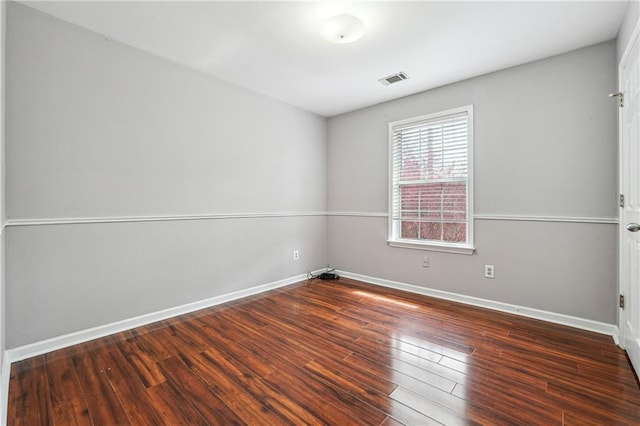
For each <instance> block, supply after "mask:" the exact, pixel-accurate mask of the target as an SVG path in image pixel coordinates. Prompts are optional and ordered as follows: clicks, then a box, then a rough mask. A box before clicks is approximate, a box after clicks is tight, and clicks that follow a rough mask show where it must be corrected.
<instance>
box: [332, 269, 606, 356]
mask: <svg viewBox="0 0 640 426" xmlns="http://www.w3.org/2000/svg"><path fill="white" fill-rule="evenodd" d="M338 274H339V275H340V276H341V277H345V278H352V279H354V280H358V281H364V282H366V283H369V284H375V285H379V286H382V287H389V288H395V289H397V290H404V291H408V292H410V293H417V294H422V295H425V296H431V297H436V298H438V299H445V300H450V301H453V302H459V303H464V304H467V305H472V306H478V307H481V308H488V309H493V310H496V311H501V312H507V313H510V314H515V315H521V316H523V317H529V318H535V319H539V320H542V321H548V322H552V323H556V324H562V325H567V326H569V327H574V328H580V329H582V330H588V331H593V332H596V333H601V334H606V335H609V336H611V337H612V338H613V339H614V341H616V339H617V338H618V327H617V326H616V325H614V324H607V323H604V322H598V321H593V320H590V319H586V318H579V317H573V316H570V315H564V314H558V313H555V312H549V311H543V310H540V309H534V308H527V307H525V306H518V305H512V304H510V303H504V302H497V301H494V300H488V299H481V298H479V297H473V296H465V295H463V294H457V293H450V292H448V291H442V290H435V289H431V288H425V287H420V286H417V285H413V284H405V283H401V282H397V281H390V280H385V279H381V278H374V277H369V276H366V275H360V274H354V273H352V272H347V271H338ZM616 343H617V342H616Z"/></svg>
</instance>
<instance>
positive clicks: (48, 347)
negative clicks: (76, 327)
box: [2, 269, 324, 383]
mask: <svg viewBox="0 0 640 426" xmlns="http://www.w3.org/2000/svg"><path fill="white" fill-rule="evenodd" d="M321 271H324V269H321V270H317V271H312V273H314V274H315V273H319V272H321ZM306 279H307V274H300V275H295V276H293V277H289V278H284V279H282V280H279V281H274V282H271V283H267V284H262V285H258V286H255V287H250V288H247V289H245V290H239V291H234V292H232V293H227V294H223V295H220V296H215V297H211V298H208V299H203V300H199V301H196V302H192V303H187V304H184V305H180V306H175V307H172V308H167V309H163V310H160V311H156V312H151V313H148V314H144V315H140V316H137V317H133V318H128V319H125V320H122V321H117V322H113V323H111V324H105V325H100V326H97V327H93V328H88V329H86V330H80V331H76V332H73V333H69V334H64V335H62V336H56V337H52V338H50V339H46V340H42V341H39V342H35V343H29V344H27V345H24V346H19V347H17V348H12V349H8V350H7V351H6V354H5V355H6V356H5V360H6V359H7V358H8V361H9V365H10V364H11V363H12V362H17V361H22V360H24V359H27V358H31V357H34V356H38V355H42V354H45V353H48V352H52V351H55V350H58V349H62V348H66V347H69V346H73V345H77V344H79V343H84V342H88V341H90V340H94V339H99V338H101V337H105V336H109V335H111V334H115V333H119V332H121V331H125V330H130V329H132V328H135V327H140V326H143V325H147V324H151V323H154V322H157V321H162V320H165V319H168V318H173V317H176V316H178V315H183V314H188V313H191V312H195V311H199V310H201V309H205V308H209V307H212V306H216V305H220V304H223V303H227V302H231V301H234V300H237V299H242V298H244V297H248V296H253V295H256V294H259V293H264V292H267V291H269V290H274V289H277V288H280V287H285V286H288V285H291V284H295V283H298V282H301V281H303V280H306ZM4 379H5V378H4V376H3V377H2V380H3V381H4ZM7 380H8V379H7ZM7 383H8V382H7Z"/></svg>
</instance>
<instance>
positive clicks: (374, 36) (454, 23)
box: [23, 0, 627, 116]
mask: <svg viewBox="0 0 640 426" xmlns="http://www.w3.org/2000/svg"><path fill="white" fill-rule="evenodd" d="M23 3H24V4H26V5H28V6H30V7H33V8H35V9H39V10H41V11H43V12H45V13H48V14H50V15H53V16H55V17H57V18H59V19H62V20H64V21H67V22H71V23H74V24H76V25H79V26H82V27H85V28H88V29H90V30H93V31H95V32H98V33H101V34H103V35H106V36H108V37H110V38H112V39H114V40H118V41H121V42H124V43H126V44H129V45H131V46H134V47H137V48H139V49H142V50H145V51H147V52H151V53H153V54H156V55H158V56H162V57H164V58H167V59H170V60H172V61H175V62H178V63H181V64H184V65H187V66H189V67H191V68H195V69H197V70H200V71H203V72H205V73H208V74H211V75H213V76H216V77H218V78H221V79H223V80H227V81H230V82H233V83H235V84H238V85H240V86H243V87H246V88H249V89H251V90H254V91H256V92H259V93H262V94H265V95H267V96H270V97H272V98H276V99H279V100H282V101H284V102H288V103H290V104H293V105H296V106H298V107H300V108H304V109H306V110H309V111H312V112H315V113H317V114H320V115H323V116H333V115H337V114H340V113H344V112H348V111H352V110H355V109H358V108H361V107H365V106H369V105H373V104H376V103H380V102H383V101H387V100H390V99H395V98H399V97H402V96H406V95H409V94H413V93H417V92H421V91H423V90H427V89H431V88H434V87H438V86H442V85H445V84H448V83H453V82H456V81H460V80H464V79H467V78H470V77H474V76H477V75H481V74H486V73H488V72H492V71H496V70H499V69H503V68H507V67H511V66H514V65H518V64H523V63H526V62H531V61H534V60H537V59H541V58H545V57H549V56H553V55H556V54H559V53H563V52H567V51H570V50H574V49H577V48H580V47H584V46H589V45H592V44H596V43H599V42H603V41H606V40H611V39H614V38H615V37H616V35H617V32H618V29H619V27H620V23H621V21H622V17H623V15H624V10H625V8H626V3H627V2H626V0H624V1H572V2H558V1H554V2H541V1H530V2H522V1H519V2H505V1H501V2H478V1H473V2H456V1H448V2H402V1H393V2H365V1H360V2H295V1H291V2H203V1H200V2H182V1H172V2H168V1H164V2H148V1H142V2H123V1H115V2H102V1H84V2H77V1H72V2H57V1H47V2H23ZM341 13H349V14H352V15H354V16H356V17H358V18H360V19H361V20H363V21H364V22H365V24H366V27H367V29H366V32H365V35H364V37H363V38H362V39H361V40H358V41H356V42H354V43H351V44H342V45H334V44H330V43H328V42H326V41H324V40H323V39H322V38H320V36H319V33H318V27H319V25H320V23H321V22H322V21H323V20H325V19H326V18H328V17H331V16H334V15H337V14H341ZM398 71H405V72H406V73H407V74H408V75H409V77H410V79H409V80H406V81H403V82H400V83H398V84H395V85H391V86H383V85H381V84H380V83H379V82H378V81H377V80H378V79H379V78H382V77H385V76H387V75H389V74H393V73H396V72H398Z"/></svg>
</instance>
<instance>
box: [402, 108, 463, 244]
mask: <svg viewBox="0 0 640 426" xmlns="http://www.w3.org/2000/svg"><path fill="white" fill-rule="evenodd" d="M389 185H390V186H389V245H392V246H399V247H407V248H418V249H426V250H438V251H447V252H454V253H465V254H471V253H473V106H472V105H469V106H466V107H462V108H456V109H453V110H449V111H443V112H440V113H436V114H430V115H425V116H422V117H416V118H411V119H408V120H402V121H396V122H393V123H389Z"/></svg>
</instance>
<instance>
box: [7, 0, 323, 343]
mask: <svg viewBox="0 0 640 426" xmlns="http://www.w3.org/2000/svg"><path fill="white" fill-rule="evenodd" d="M7 9H8V10H7V14H8V24H7V25H8V33H7V154H6V155H7V214H8V219H9V221H10V222H9V224H10V226H9V227H8V228H7V236H6V238H7V289H6V297H7V346H8V348H14V347H17V346H20V345H24V344H27V343H31V342H35V341H38V340H42V339H46V338H50V337H54V336H57V335H61V334H66V333H70V332H74V331H78V330H82V329H86V328H88V327H93V326H97V325H103V324H106V323H110V322H114V321H118V320H122V319H126V318H130V317H133V316H136V315H140V314H144V313H148V312H153V311H157V310H160V309H164V308H168V307H171V306H177V305H181V304H184V303H188V302H193V301H197V300H201V299H204V298H207V297H212V296H217V295H221V294H225V293H229V292H232V291H236V290H241V289H244V288H248V287H253V286H256V285H260V284H266V283H268V282H273V281H276V280H280V279H283V278H288V277H291V276H294V275H297V274H301V273H304V272H306V271H308V270H310V269H316V268H319V267H322V266H323V265H324V264H325V262H326V235H327V234H326V229H327V224H326V222H327V219H326V217H325V216H313V215H309V216H300V215H297V213H313V212H318V211H321V212H322V211H325V210H326V194H327V192H326V138H327V134H326V120H325V119H324V118H321V117H319V116H316V115H314V114H311V113H309V112H306V111H302V110H300V109H297V108H294V107H292V106H290V105H287V104H284V103H281V102H277V101H275V100H272V99H269V98H266V97H264V96H261V95H258V94H256V93H253V92H251V91H248V90H245V89H242V88H239V87H237V86H234V85H231V84H228V83H226V82H222V81H219V80H216V79H213V78H211V77H208V76H205V75H203V74H201V73H198V72H196V71H193V70H190V69H188V68H185V67H182V66H179V65H175V64H172V63H170V62H168V61H165V60H163V59H160V58H157V57H154V56H152V55H149V54H146V53H144V52H142V51H139V50H136V49H134V48H131V47H129V46H126V45H123V44H120V43H118V42H114V41H112V40H109V39H105V37H103V36H100V35H98V34H95V33H92V32H89V31H86V30H84V29H81V28H79V27H76V26H73V25H70V24H67V23H64V22H61V21H59V20H56V19H54V18H51V17H49V16H47V15H44V14H41V13H39V12H36V11H34V10H32V9H30V8H27V7H25V6H22V5H19V4H15V3H8V8H7ZM236 213H239V214H247V213H248V214H255V213H285V214H284V216H283V217H262V218H235V219H210V220H194V221H161V222H123V223H77V224H65V225H62V224H45V225H39V226H17V224H19V223H24V222H25V221H29V220H39V219H54V221H55V220H60V219H62V220H63V219H66V218H80V220H79V221H80V222H82V221H83V220H84V219H83V218H88V219H91V218H97V217H106V218H123V217H124V218H127V217H135V216H163V215H168V216H179V215H215V214H231V215H233V214H236ZM288 213H293V214H288ZM294 249H299V250H300V254H301V259H300V260H299V261H293V259H292V251H293V250H294Z"/></svg>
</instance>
